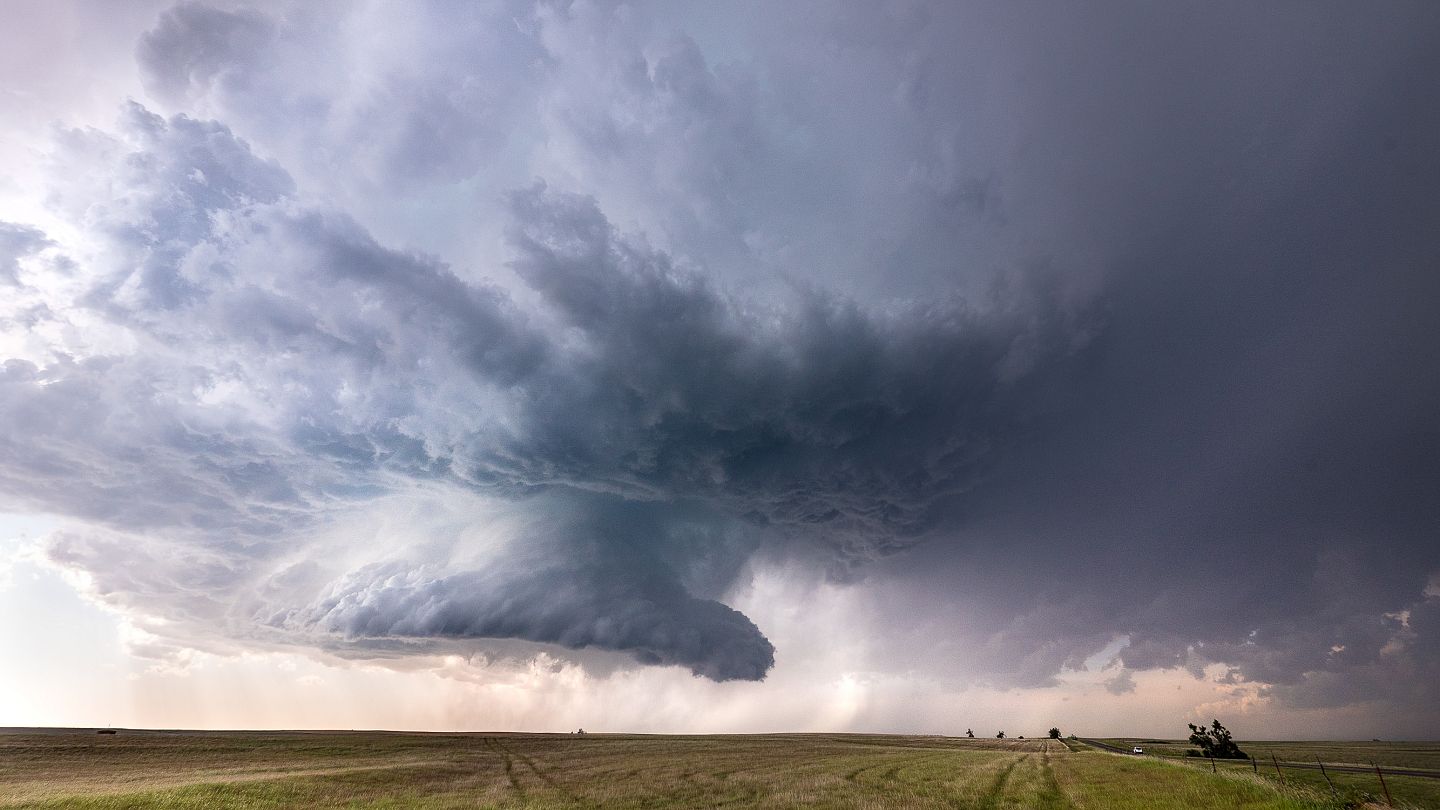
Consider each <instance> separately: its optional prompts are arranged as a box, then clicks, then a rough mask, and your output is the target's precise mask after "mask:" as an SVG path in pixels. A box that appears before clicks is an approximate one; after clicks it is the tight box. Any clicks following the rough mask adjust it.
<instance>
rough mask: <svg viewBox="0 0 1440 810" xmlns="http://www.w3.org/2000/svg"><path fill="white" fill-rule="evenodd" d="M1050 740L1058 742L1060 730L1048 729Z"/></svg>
mask: <svg viewBox="0 0 1440 810" xmlns="http://www.w3.org/2000/svg"><path fill="white" fill-rule="evenodd" d="M1050 739H1052V740H1058V739H1060V729H1058V728H1052V729H1050Z"/></svg>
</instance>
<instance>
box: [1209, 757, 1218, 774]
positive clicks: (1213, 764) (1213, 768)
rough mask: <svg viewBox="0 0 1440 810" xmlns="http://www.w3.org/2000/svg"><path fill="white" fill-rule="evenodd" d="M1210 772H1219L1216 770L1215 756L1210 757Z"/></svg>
mask: <svg viewBox="0 0 1440 810" xmlns="http://www.w3.org/2000/svg"><path fill="white" fill-rule="evenodd" d="M1210 772H1211V773H1217V771H1216V770H1215V757H1213V756H1212V757H1210Z"/></svg>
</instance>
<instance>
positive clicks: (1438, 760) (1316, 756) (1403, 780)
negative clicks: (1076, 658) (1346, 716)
mask: <svg viewBox="0 0 1440 810" xmlns="http://www.w3.org/2000/svg"><path fill="white" fill-rule="evenodd" d="M1097 742H1102V743H1107V744H1110V745H1114V746H1116V747H1119V748H1124V749H1127V750H1128V749H1129V748H1131V747H1132V746H1137V745H1138V746H1140V747H1141V748H1144V749H1145V753H1146V755H1147V756H1158V757H1162V758H1167V759H1177V760H1178V759H1182V758H1184V757H1185V751H1186V749H1187V748H1191V747H1192V746H1191V745H1190V744H1189V743H1188V742H1186V741H1184V740H1156V739H1147V738H1140V737H1123V738H1112V739H1102V740H1097ZM1242 747H1243V748H1244V749H1245V751H1246V753H1248V754H1249V755H1250V756H1251V757H1252V758H1253V760H1254V761H1253V763H1252V762H1251V761H1240V762H1234V761H1231V762H1226V761H1221V760H1217V761H1216V763H1215V766H1216V768H1218V769H1219V770H1221V771H1225V770H1227V769H1229V770H1231V771H1237V770H1238V771H1249V772H1251V773H1254V772H1255V771H1259V773H1260V775H1261V776H1262V777H1264V778H1266V779H1271V780H1273V781H1276V782H1277V783H1278V782H1282V781H1283V782H1284V783H1285V784H1288V785H1296V786H1302V787H1306V788H1308V789H1310V790H1314V791H1318V792H1320V793H1323V794H1325V795H1329V794H1330V792H1331V786H1332V785H1333V786H1334V790H1335V793H1336V794H1338V795H1340V796H1342V797H1343V796H1349V797H1351V798H1357V797H1365V796H1368V797H1370V798H1371V799H1374V800H1378V801H1380V802H1381V803H1382V804H1383V802H1384V796H1385V793H1384V790H1385V789H1384V788H1382V787H1381V784H1380V778H1379V777H1378V776H1377V775H1376V774H1375V772H1374V771H1373V770H1370V769H1371V768H1372V767H1373V766H1375V765H1379V766H1380V767H1381V768H1383V769H1386V774H1385V787H1386V788H1388V789H1389V792H1390V796H1391V798H1393V799H1394V800H1395V803H1396V804H1397V805H1409V806H1412V807H1435V808H1440V742H1385V741H1381V740H1372V741H1298V742H1297V741H1265V740H1260V741H1246V742H1244V743H1242ZM1277 762H1278V763H1279V765H1280V769H1279V771H1278V772H1277V771H1276V767H1275V763H1277ZM1317 762H1323V763H1325V765H1326V766H1327V771H1325V772H1323V773H1322V772H1321V771H1320V770H1319V769H1318V768H1314V767H1307V768H1303V769H1302V768H1296V767H1292V766H1290V765H1287V763H1296V764H1304V765H1308V766H1314V765H1316V763H1317ZM1188 764H1190V765H1193V766H1195V767H1198V768H1201V769H1203V770H1209V769H1210V763H1209V762H1208V761H1206V760H1203V759H1202V760H1199V761H1198V762H1197V761H1195V760H1193V759H1190V760H1189V763H1188ZM1336 766H1339V767H1336ZM1346 768H1364V769H1366V770H1365V772H1362V773H1355V772H1353V771H1349V770H1345V769H1346ZM1390 769H1398V770H1415V771H1424V772H1429V773H1432V774H1434V777H1435V778H1422V777H1415V776H1401V775H1396V774H1394V773H1390V772H1389V771H1390ZM1327 777H1328V780H1327Z"/></svg>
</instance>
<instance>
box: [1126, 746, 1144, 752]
mask: <svg viewBox="0 0 1440 810" xmlns="http://www.w3.org/2000/svg"><path fill="white" fill-rule="evenodd" d="M1130 753H1132V754H1143V753H1145V749H1144V748H1141V747H1140V746H1138V745H1137V746H1135V747H1134V748H1131V749H1130Z"/></svg>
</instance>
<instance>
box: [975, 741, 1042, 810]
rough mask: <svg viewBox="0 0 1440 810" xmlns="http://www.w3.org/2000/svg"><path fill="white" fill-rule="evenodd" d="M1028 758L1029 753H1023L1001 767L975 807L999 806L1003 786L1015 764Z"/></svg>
mask: <svg viewBox="0 0 1440 810" xmlns="http://www.w3.org/2000/svg"><path fill="white" fill-rule="evenodd" d="M1029 758H1030V755H1029V754H1025V755H1024V756H1021V757H1020V758H1019V759H1017V760H1014V761H1013V762H1011V763H1010V764H1009V765H1006V766H1005V767H1004V768H1001V769H1000V772H999V773H997V774H995V781H994V782H991V783H990V790H988V791H986V793H985V795H984V796H982V797H980V803H979V804H977V805H976V807H977V808H979V809H980V810H993V808H996V807H999V805H1000V797H1001V796H1003V795H1005V786H1006V785H1007V784H1009V782H1010V774H1011V773H1012V772H1013V771H1014V770H1015V766H1017V765H1019V764H1020V763H1022V762H1024V761H1025V760H1027V759H1029Z"/></svg>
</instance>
